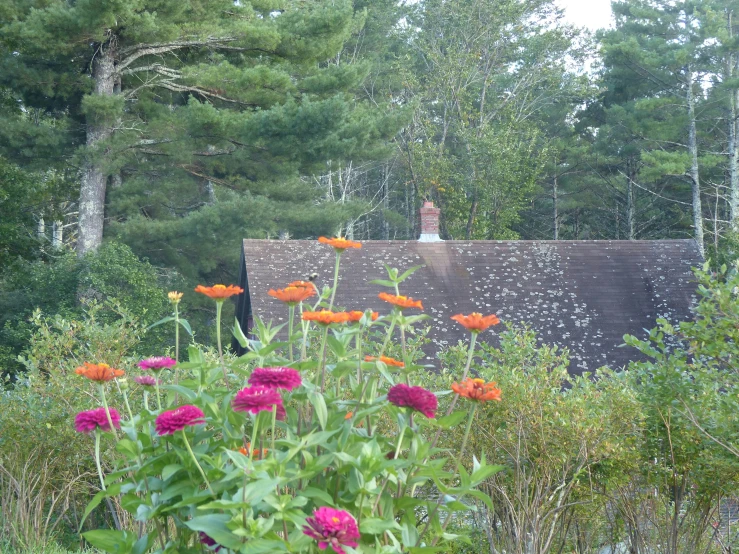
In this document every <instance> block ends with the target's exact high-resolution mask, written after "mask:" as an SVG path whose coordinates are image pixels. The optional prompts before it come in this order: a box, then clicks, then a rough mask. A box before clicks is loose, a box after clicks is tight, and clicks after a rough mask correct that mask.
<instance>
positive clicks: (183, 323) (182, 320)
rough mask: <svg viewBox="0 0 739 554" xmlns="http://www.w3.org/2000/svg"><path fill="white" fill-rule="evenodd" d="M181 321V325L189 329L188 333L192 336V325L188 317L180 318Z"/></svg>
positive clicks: (186, 329)
mask: <svg viewBox="0 0 739 554" xmlns="http://www.w3.org/2000/svg"><path fill="white" fill-rule="evenodd" d="M178 321H179V322H180V325H182V327H183V328H184V329H185V331H187V334H188V335H190V336H192V327H190V324H189V323H188V322H187V320H186V319H180V320H178Z"/></svg>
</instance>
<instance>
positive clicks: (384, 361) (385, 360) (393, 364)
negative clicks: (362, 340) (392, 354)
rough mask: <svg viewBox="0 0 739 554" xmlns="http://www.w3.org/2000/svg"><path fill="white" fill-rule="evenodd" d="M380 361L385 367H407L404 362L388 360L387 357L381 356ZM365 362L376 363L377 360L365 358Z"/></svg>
mask: <svg viewBox="0 0 739 554" xmlns="http://www.w3.org/2000/svg"><path fill="white" fill-rule="evenodd" d="M379 359H380V361H381V362H383V363H384V364H385V365H392V366H395V367H405V364H404V363H403V362H401V361H400V360H396V359H395V358H388V357H387V356H380V358H379ZM364 361H365V362H376V361H377V358H376V357H374V356H365V357H364Z"/></svg>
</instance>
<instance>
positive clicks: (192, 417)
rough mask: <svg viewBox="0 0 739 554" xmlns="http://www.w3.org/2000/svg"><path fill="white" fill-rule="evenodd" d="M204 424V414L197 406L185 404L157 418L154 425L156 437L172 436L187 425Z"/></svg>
mask: <svg viewBox="0 0 739 554" xmlns="http://www.w3.org/2000/svg"><path fill="white" fill-rule="evenodd" d="M203 423H205V414H204V413H203V410H201V409H200V408H198V407H197V406H191V405H189V404H186V405H184V406H180V407H179V408H176V409H174V410H169V411H168V412H162V413H161V414H159V415H158V416H157V419H156V421H155V422H154V425H155V427H156V430H157V434H158V435H173V434H175V433H176V432H177V431H180V430H182V429H184V428H185V427H187V426H189V425H202V424H203Z"/></svg>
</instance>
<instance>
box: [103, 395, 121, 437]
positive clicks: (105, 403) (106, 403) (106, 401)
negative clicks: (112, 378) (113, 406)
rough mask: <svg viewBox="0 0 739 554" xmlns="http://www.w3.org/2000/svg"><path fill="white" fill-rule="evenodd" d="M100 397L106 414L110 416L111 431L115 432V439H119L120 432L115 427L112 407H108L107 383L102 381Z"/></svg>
mask: <svg viewBox="0 0 739 554" xmlns="http://www.w3.org/2000/svg"><path fill="white" fill-rule="evenodd" d="M100 398H101V400H102V401H103V408H105V415H106V416H107V418H108V425H110V432H111V433H113V436H114V437H115V440H116V441H117V440H118V433H116V430H115V427H113V420H112V419H111V417H110V408H108V400H107V398H105V385H103V384H102V383H100Z"/></svg>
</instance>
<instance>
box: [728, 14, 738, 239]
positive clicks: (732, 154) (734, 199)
mask: <svg viewBox="0 0 739 554" xmlns="http://www.w3.org/2000/svg"><path fill="white" fill-rule="evenodd" d="M731 19H732V14H731V13H729V15H728V25H729V36H730V37H732V38H733V34H732V33H733V30H732V20H731ZM726 66H727V67H726V70H727V71H726V73H727V75H726V76H727V80H729V81H731V80H733V78H734V75H735V73H736V71H737V69H739V54H737V53H736V52H731V53H729V59H728V60H727V64H726ZM738 106H739V87H736V88H734V90H731V91H729V221H730V223H731V229H732V231H734V232H737V231H739V145H738V144H737V107H738Z"/></svg>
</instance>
